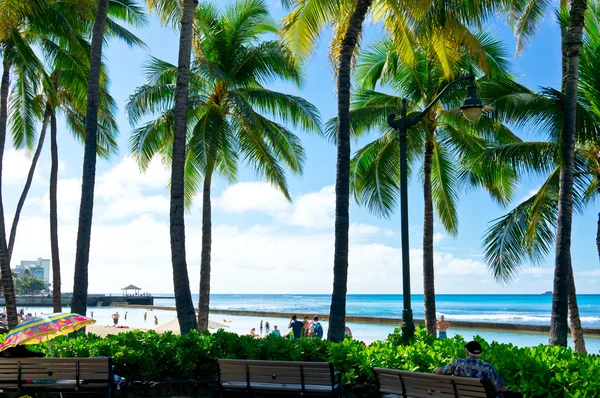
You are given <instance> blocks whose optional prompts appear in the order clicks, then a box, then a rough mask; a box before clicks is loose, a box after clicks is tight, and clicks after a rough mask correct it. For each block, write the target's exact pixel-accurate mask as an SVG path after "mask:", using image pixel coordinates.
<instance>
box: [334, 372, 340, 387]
mask: <svg viewBox="0 0 600 398" xmlns="http://www.w3.org/2000/svg"><path fill="white" fill-rule="evenodd" d="M333 379H334V380H335V385H334V386H333V389H334V390H335V389H337V388H339V387H340V386H341V385H342V372H340V371H337V372H334V373H333Z"/></svg>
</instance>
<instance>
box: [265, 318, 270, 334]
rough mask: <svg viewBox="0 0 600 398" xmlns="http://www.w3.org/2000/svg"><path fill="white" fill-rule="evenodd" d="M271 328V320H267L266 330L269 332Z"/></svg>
mask: <svg viewBox="0 0 600 398" xmlns="http://www.w3.org/2000/svg"><path fill="white" fill-rule="evenodd" d="M270 329H271V325H269V321H266V322H265V332H266V333H267V334H269V330H270Z"/></svg>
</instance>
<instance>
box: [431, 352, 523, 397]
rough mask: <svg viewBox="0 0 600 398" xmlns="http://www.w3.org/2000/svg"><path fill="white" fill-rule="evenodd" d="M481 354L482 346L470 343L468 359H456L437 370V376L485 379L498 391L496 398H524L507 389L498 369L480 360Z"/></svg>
mask: <svg viewBox="0 0 600 398" xmlns="http://www.w3.org/2000/svg"><path fill="white" fill-rule="evenodd" d="M481 352H482V349H481V344H479V343H478V342H476V341H469V342H468V343H467V345H466V346H465V353H466V354H467V358H464V359H463V358H459V359H455V360H454V361H453V362H452V363H451V364H450V365H446V366H444V367H442V368H437V369H436V370H435V374H438V375H448V376H458V377H475V378H477V379H483V380H485V381H486V382H487V383H489V385H490V387H492V388H493V389H494V390H495V391H496V398H523V394H521V393H519V392H514V391H508V390H507V389H506V387H505V386H504V382H503V381H502V379H501V378H500V376H499V375H498V372H496V369H494V367H493V366H492V365H490V364H489V363H487V362H483V361H482V360H481V359H479V357H480V356H481Z"/></svg>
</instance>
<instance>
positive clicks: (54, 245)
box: [50, 112, 62, 312]
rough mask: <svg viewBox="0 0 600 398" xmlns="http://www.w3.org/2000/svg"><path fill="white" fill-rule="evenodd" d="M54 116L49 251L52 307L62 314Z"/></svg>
mask: <svg viewBox="0 0 600 398" xmlns="http://www.w3.org/2000/svg"><path fill="white" fill-rule="evenodd" d="M56 136H57V127H56V114H55V113H54V112H52V117H51V118H50V154H51V156H52V166H51V167H50V251H51V253H52V307H53V309H54V312H62V300H61V286H60V256H59V252H58V203H57V200H56V194H57V190H58V143H57V137H56Z"/></svg>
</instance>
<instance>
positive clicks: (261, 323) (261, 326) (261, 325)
mask: <svg viewBox="0 0 600 398" xmlns="http://www.w3.org/2000/svg"><path fill="white" fill-rule="evenodd" d="M262 329H263V321H262V319H261V320H260V334H261V335H262Z"/></svg>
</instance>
